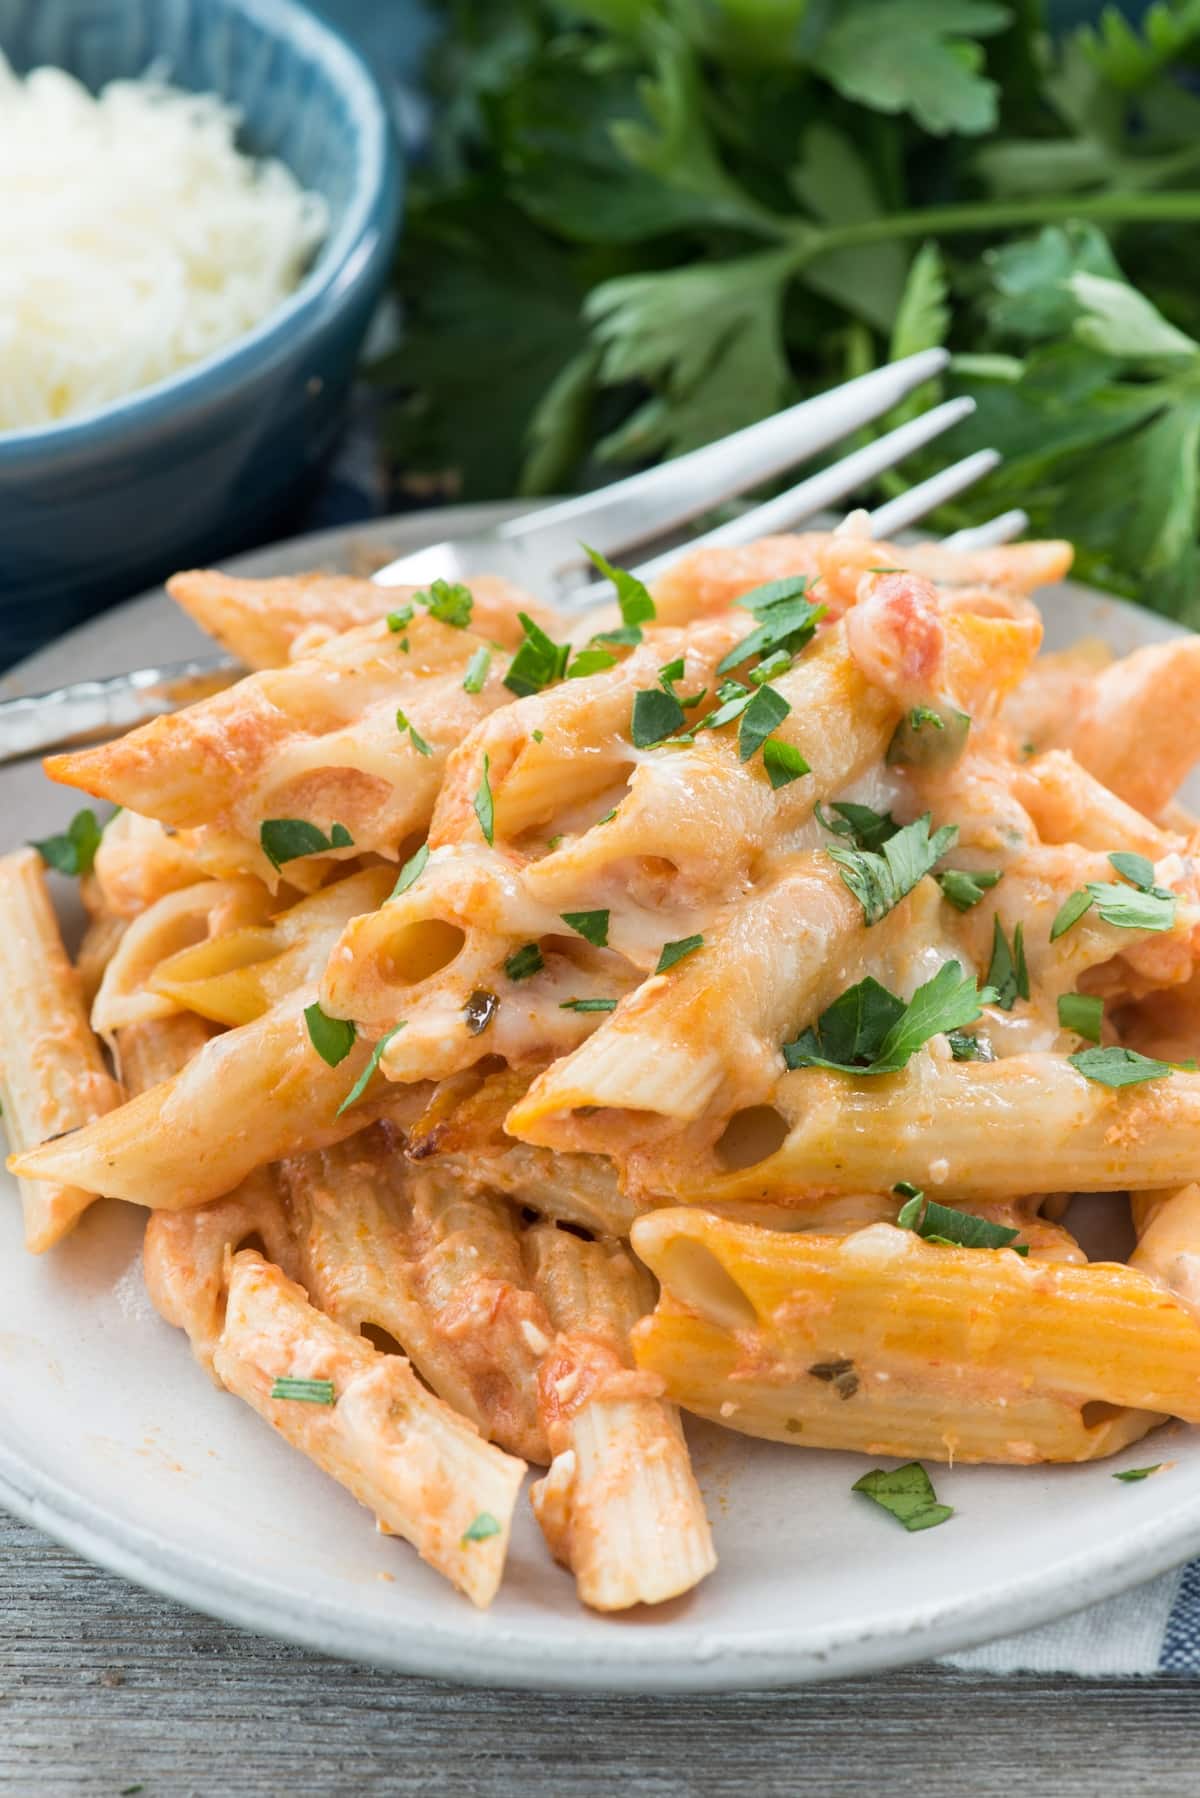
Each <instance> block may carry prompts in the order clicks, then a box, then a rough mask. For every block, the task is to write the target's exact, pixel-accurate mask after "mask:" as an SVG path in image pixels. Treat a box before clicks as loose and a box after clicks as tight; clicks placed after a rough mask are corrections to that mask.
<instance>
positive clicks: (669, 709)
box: [629, 687, 685, 749]
mask: <svg viewBox="0 0 1200 1798" xmlns="http://www.w3.org/2000/svg"><path fill="white" fill-rule="evenodd" d="M684 722H685V719H684V715H683V707H682V706H681V705H680V703H679V701H678V700H677V699H676V698H675V696H674V694H673V693H666V692H664V691H663V689H662V688H661V687H643V688H642V689H641V691H640V692H638V693H635V694H634V696H633V716H632V718H631V720H630V725H629V734H630V736H631V737H632V739H633V744H634V748H635V749H652V748H653V747H654V745H655V744H656V743H662V742H663V741H665V739H666V738H667V737H669V736H670V735H671V733H672V731H676V730H678V729H679V727H680V725H682V724H683V723H684Z"/></svg>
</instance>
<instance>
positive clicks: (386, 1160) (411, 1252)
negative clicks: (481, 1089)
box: [283, 1126, 549, 1462]
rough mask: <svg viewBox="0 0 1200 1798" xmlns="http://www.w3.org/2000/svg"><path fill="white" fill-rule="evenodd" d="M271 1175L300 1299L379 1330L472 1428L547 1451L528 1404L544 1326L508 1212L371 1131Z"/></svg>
mask: <svg viewBox="0 0 1200 1798" xmlns="http://www.w3.org/2000/svg"><path fill="white" fill-rule="evenodd" d="M283 1178H284V1183H285V1186H286V1190H287V1194H288V1199H289V1203H290V1206H291V1213H292V1218H293V1223H294V1227H295V1231H296V1239H297V1242H298V1244H299V1248H300V1254H301V1259H302V1268H303V1271H302V1274H301V1279H302V1281H303V1283H304V1285H305V1286H306V1288H307V1289H308V1292H309V1295H310V1296H311V1298H312V1300H313V1302H314V1303H315V1304H317V1305H318V1306H320V1308H321V1310H322V1311H324V1312H325V1313H326V1314H327V1315H328V1316H330V1317H332V1318H333V1319H334V1320H335V1321H336V1322H337V1323H340V1324H342V1325H344V1327H345V1328H346V1329H348V1330H352V1331H356V1332H360V1333H362V1334H364V1335H368V1336H370V1335H371V1334H372V1333H377V1332H383V1334H384V1335H385V1336H386V1337H389V1338H391V1339H392V1341H394V1342H395V1343H397V1344H398V1345H399V1347H400V1349H401V1350H402V1351H403V1353H404V1354H406V1355H407V1356H408V1357H409V1359H410V1360H411V1361H412V1363H413V1365H414V1366H415V1367H416V1369H417V1371H418V1373H419V1374H420V1375H421V1377H422V1378H423V1379H424V1380H425V1381H426V1382H427V1383H428V1384H429V1385H430V1386H431V1387H432V1388H433V1390H434V1391H435V1392H436V1393H437V1394H438V1396H439V1397H440V1398H443V1399H445V1401H446V1402H447V1404H450V1405H453V1407H454V1409H455V1410H456V1411H460V1412H461V1413H462V1414H463V1416H464V1417H468V1418H470V1420H471V1422H472V1423H473V1424H474V1425H475V1426H476V1428H477V1429H478V1430H480V1432H481V1433H482V1434H483V1435H485V1436H487V1437H488V1438H489V1439H491V1440H493V1441H496V1442H499V1443H500V1444H501V1446H502V1447H504V1448H506V1449H509V1450H510V1451H511V1452H512V1453H514V1454H520V1455H522V1456H523V1457H524V1458H525V1459H528V1460H534V1461H542V1462H544V1461H546V1460H548V1459H549V1456H548V1454H547V1451H546V1438H545V1432H544V1430H543V1428H542V1424H541V1420H540V1418H539V1416H538V1406H537V1372H538V1366H539V1364H540V1361H541V1358H542V1356H543V1355H544V1354H545V1353H546V1351H547V1349H548V1348H549V1338H548V1335H547V1329H548V1325H547V1323H546V1319H545V1315H544V1313H543V1312H542V1309H541V1306H540V1305H539V1304H538V1302H537V1301H536V1300H535V1298H534V1296H533V1294H532V1292H530V1291H529V1290H528V1282H527V1280H526V1278H525V1273H524V1267H523V1264H522V1260H521V1244H520V1237H519V1233H518V1230H517V1224H516V1219H515V1216H514V1213H513V1210H512V1207H511V1206H510V1205H509V1204H508V1203H507V1202H506V1201H505V1200H503V1199H501V1198H496V1197H494V1196H492V1195H490V1194H487V1193H484V1192H481V1191H478V1190H476V1191H471V1190H464V1189H463V1188H462V1187H461V1186H460V1185H459V1183H458V1182H457V1181H456V1180H454V1179H453V1177H448V1176H447V1175H445V1174H442V1173H439V1174H436V1175H435V1174H431V1173H428V1172H424V1173H421V1174H417V1173H416V1172H415V1171H414V1170H413V1169H412V1168H410V1167H406V1165H405V1162H404V1158H403V1153H402V1147H401V1145H400V1144H398V1143H397V1142H396V1141H395V1140H394V1138H393V1137H392V1136H391V1135H390V1134H389V1132H388V1131H387V1129H386V1127H384V1126H376V1128H375V1129H373V1130H368V1131H365V1132H363V1133H361V1134H360V1135H358V1136H355V1137H353V1138H351V1139H350V1140H349V1141H347V1142H344V1143H340V1144H337V1145H335V1146H334V1147H332V1148H329V1149H326V1150H325V1151H324V1152H323V1153H320V1154H313V1155H305V1156H299V1157H293V1158H290V1159H288V1160H287V1161H285V1162H284V1163H283Z"/></svg>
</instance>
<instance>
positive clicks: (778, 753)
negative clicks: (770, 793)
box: [763, 737, 812, 792]
mask: <svg viewBox="0 0 1200 1798" xmlns="http://www.w3.org/2000/svg"><path fill="white" fill-rule="evenodd" d="M763 767H764V768H765V769H766V771H767V778H768V779H769V780H770V782H771V785H772V787H774V788H775V790H776V791H777V792H778V790H779V788H780V787H788V786H790V785H791V784H792V782H793V781H794V780H803V779H804V776H805V775H806V774H811V773H812V769H811V768H810V766H809V764H808V763H807V762H806V761H805V759H804V757H803V756H802V755H801V753H800V751H799V750H798V749H797V748H796V745H795V744H794V743H782V742H780V740H779V738H778V737H768V738H767V740H766V742H765V743H764V744H763Z"/></svg>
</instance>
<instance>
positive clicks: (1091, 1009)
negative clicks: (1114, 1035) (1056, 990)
mask: <svg viewBox="0 0 1200 1798" xmlns="http://www.w3.org/2000/svg"><path fill="white" fill-rule="evenodd" d="M1058 1021H1059V1023H1060V1024H1061V1025H1062V1027H1063V1029H1064V1030H1074V1031H1075V1033H1076V1035H1078V1036H1085V1037H1086V1038H1087V1040H1088V1042H1089V1043H1098V1042H1099V1041H1100V1026H1101V1024H1102V1023H1103V1021H1104V1000H1103V999H1096V998H1093V997H1092V995H1091V994H1090V993H1060V994H1059V996H1058Z"/></svg>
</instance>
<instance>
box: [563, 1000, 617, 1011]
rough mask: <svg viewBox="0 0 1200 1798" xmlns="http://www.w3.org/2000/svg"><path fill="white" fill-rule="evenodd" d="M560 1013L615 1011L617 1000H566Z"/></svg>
mask: <svg viewBox="0 0 1200 1798" xmlns="http://www.w3.org/2000/svg"><path fill="white" fill-rule="evenodd" d="M558 1009H559V1010H560V1011H615V1010H616V1009H617V1002H616V1000H615V999H564V1000H563V1001H562V1003H561V1004H560V1005H559V1008H558Z"/></svg>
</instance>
